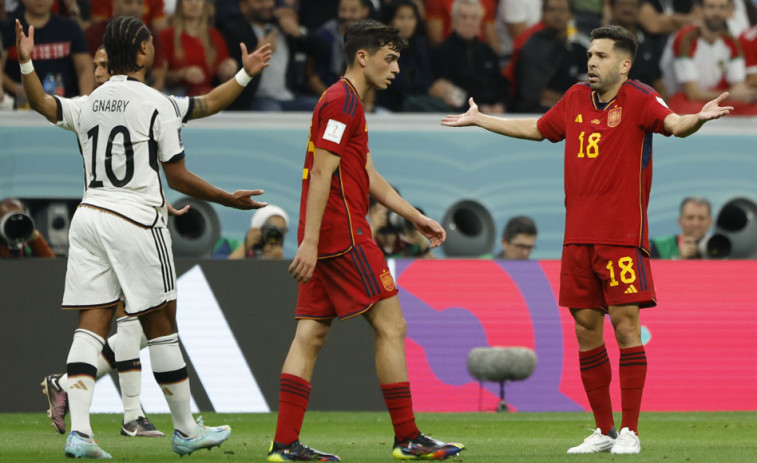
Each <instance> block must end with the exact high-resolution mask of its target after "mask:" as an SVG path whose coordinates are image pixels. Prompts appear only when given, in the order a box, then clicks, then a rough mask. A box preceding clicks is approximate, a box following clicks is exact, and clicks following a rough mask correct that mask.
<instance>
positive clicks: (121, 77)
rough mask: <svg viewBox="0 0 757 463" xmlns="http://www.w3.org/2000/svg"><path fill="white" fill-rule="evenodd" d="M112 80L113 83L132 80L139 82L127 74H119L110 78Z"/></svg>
mask: <svg viewBox="0 0 757 463" xmlns="http://www.w3.org/2000/svg"><path fill="white" fill-rule="evenodd" d="M110 80H112V81H113V82H123V81H125V80H131V81H134V82H139V80H137V79H135V78H134V77H129V76H127V75H125V74H117V75H115V76H112V77H111V78H110Z"/></svg>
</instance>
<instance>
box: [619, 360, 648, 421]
mask: <svg viewBox="0 0 757 463" xmlns="http://www.w3.org/2000/svg"><path fill="white" fill-rule="evenodd" d="M619 373H620V402H621V407H622V408H623V421H622V424H621V425H620V427H621V428H626V427H627V428H628V429H630V430H631V431H633V432H635V433H638V429H637V428H638V426H639V412H640V411H641V395H642V393H643V392H644V381H645V380H646V378H647V354H646V352H645V351H644V346H637V347H629V348H628V349H620V370H619Z"/></svg>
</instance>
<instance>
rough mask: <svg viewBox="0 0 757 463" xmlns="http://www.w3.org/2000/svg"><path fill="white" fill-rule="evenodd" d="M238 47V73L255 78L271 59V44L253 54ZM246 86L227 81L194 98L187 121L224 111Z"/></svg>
mask: <svg viewBox="0 0 757 463" xmlns="http://www.w3.org/2000/svg"><path fill="white" fill-rule="evenodd" d="M239 47H240V48H241V49H242V66H243V67H244V69H243V70H242V71H240V72H244V73H246V74H247V76H248V77H255V76H256V75H258V74H260V73H261V72H262V71H263V69H265V68H266V67H268V64H269V63H268V61H269V60H270V59H271V44H269V43H266V44H263V45H261V46H260V48H258V49H257V50H255V52H254V53H247V47H246V46H245V44H244V43H240V44H239ZM242 77H244V76H242ZM243 81H244V80H243ZM246 86H247V84H244V85H242V84H241V83H240V82H239V81H238V80H237V79H229V80H227V81H226V82H224V83H222V84H221V85H219V86H218V87H216V88H214V89H213V90H211V91H210V92H209V93H207V94H206V95H203V96H201V97H198V98H195V102H194V109H193V110H192V114H190V115H189V119H190V120H191V119H199V118H201V117H208V116H211V115H213V114H215V113H217V112H218V111H220V110H222V109H224V108H225V107H227V106H228V105H230V104H231V103H232V102H233V101H234V100H235V99H236V98H237V97H238V96H239V94H240V93H242V91H243V90H244V89H245V87H246Z"/></svg>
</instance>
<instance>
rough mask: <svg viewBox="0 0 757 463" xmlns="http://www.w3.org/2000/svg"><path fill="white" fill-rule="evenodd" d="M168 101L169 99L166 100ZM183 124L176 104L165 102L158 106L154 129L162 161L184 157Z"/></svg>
mask: <svg viewBox="0 0 757 463" xmlns="http://www.w3.org/2000/svg"><path fill="white" fill-rule="evenodd" d="M167 102H168V100H166V103H167ZM181 126H182V124H181V118H180V117H179V111H178V109H177V108H176V107H175V106H173V105H172V104H164V105H161V106H160V107H159V108H158V114H157V115H156V116H155V122H154V126H153V130H154V136H155V141H156V142H157V145H158V160H159V161H160V162H171V161H175V160H178V159H181V158H183V157H184V144H183V143H182V141H181Z"/></svg>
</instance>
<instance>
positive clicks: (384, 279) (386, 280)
mask: <svg viewBox="0 0 757 463" xmlns="http://www.w3.org/2000/svg"><path fill="white" fill-rule="evenodd" d="M381 283H382V284H383V285H384V289H385V290H387V291H394V278H392V274H391V273H389V270H384V273H382V274H381Z"/></svg>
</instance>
